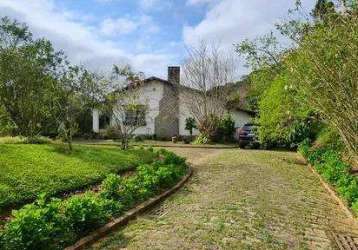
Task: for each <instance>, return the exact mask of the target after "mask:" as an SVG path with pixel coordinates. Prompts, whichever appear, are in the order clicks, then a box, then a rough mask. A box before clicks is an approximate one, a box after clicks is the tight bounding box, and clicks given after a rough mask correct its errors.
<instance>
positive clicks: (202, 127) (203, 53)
mask: <svg viewBox="0 0 358 250" xmlns="http://www.w3.org/2000/svg"><path fill="white" fill-rule="evenodd" d="M183 68H184V70H183V77H184V79H183V81H182V83H183V86H181V87H183V91H181V93H180V94H181V95H182V96H183V99H182V100H183V102H184V105H185V106H186V108H187V109H188V111H189V113H190V114H191V116H192V117H193V118H194V119H195V121H196V124H197V126H198V129H199V131H200V133H201V134H202V135H204V136H206V137H207V138H209V139H210V138H212V137H213V136H214V133H215V131H216V129H217V126H218V121H219V120H221V118H222V117H223V115H224V114H225V113H226V110H227V109H226V105H227V101H228V96H229V93H228V91H227V89H226V88H224V85H226V84H227V83H230V82H233V77H234V73H235V63H234V60H233V58H232V57H231V55H230V54H228V53H227V52H226V51H224V50H223V49H222V48H220V47H219V46H216V45H215V44H208V43H206V42H205V41H204V42H202V43H201V44H200V45H199V46H198V47H196V48H195V47H194V48H191V49H189V50H188V55H187V58H186V59H185V62H184V67H183ZM186 87H189V89H187V88H186ZM190 89H191V90H190Z"/></svg>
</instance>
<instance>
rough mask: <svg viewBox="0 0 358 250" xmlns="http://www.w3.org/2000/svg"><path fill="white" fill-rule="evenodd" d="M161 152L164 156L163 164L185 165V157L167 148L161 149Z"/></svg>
mask: <svg viewBox="0 0 358 250" xmlns="http://www.w3.org/2000/svg"><path fill="white" fill-rule="evenodd" d="M159 154H160V155H161V156H162V157H163V164H165V165H169V164H174V165H181V166H183V165H185V158H183V157H180V156H178V155H176V154H174V153H173V152H170V151H167V150H165V149H161V150H160V151H159Z"/></svg>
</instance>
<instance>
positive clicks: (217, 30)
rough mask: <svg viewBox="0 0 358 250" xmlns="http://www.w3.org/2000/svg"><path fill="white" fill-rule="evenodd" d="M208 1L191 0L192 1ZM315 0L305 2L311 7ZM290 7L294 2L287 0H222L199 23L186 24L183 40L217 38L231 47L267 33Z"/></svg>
mask: <svg viewBox="0 0 358 250" xmlns="http://www.w3.org/2000/svg"><path fill="white" fill-rule="evenodd" d="M209 1H210V0H188V2H190V3H193V4H194V3H200V2H209ZM314 1H315V0H305V1H302V2H303V4H304V6H309V8H310V7H312V6H313V3H314ZM210 2H212V1H210ZM291 7H293V1H287V0H277V1H271V0H247V1H238V0H222V1H219V2H217V3H216V4H213V5H211V6H210V8H209V10H208V12H207V13H206V16H205V18H204V19H203V20H202V21H201V22H200V23H198V24H197V25H194V26H189V25H187V26H184V28H183V39H184V41H185V43H186V44H187V45H194V44H196V43H197V42H198V41H200V40H209V41H211V40H214V41H219V42H221V43H223V44H226V45H228V46H230V45H232V44H233V43H237V42H240V41H241V40H243V39H245V38H249V39H252V38H254V37H256V36H259V35H263V34H265V33H268V32H269V31H270V30H272V29H274V24H275V23H276V22H277V21H278V20H279V19H281V18H284V17H286V16H287V11H288V9H289V8H291Z"/></svg>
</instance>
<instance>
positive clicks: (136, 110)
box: [124, 105, 147, 127]
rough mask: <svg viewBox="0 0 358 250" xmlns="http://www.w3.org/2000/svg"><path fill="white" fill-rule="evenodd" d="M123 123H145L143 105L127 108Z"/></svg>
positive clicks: (141, 124) (140, 125) (136, 124)
mask: <svg viewBox="0 0 358 250" xmlns="http://www.w3.org/2000/svg"><path fill="white" fill-rule="evenodd" d="M124 124H125V125H129V126H134V127H136V126H137V127H142V126H145V125H147V124H146V121H145V107H144V106H143V105H138V106H136V107H131V108H128V109H127V111H126V115H125V121H124Z"/></svg>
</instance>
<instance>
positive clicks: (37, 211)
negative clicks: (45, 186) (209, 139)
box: [0, 150, 188, 249]
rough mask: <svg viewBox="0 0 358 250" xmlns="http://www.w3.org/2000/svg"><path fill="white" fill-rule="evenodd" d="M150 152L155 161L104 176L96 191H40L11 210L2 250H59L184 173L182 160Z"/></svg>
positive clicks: (1, 233) (2, 236) (2, 234)
mask: <svg viewBox="0 0 358 250" xmlns="http://www.w3.org/2000/svg"><path fill="white" fill-rule="evenodd" d="M151 152H152V151H151ZM152 153H153V152H152ZM154 154H156V161H154V162H153V163H151V164H142V165H140V166H138V167H137V171H136V174H135V175H132V176H129V177H127V178H124V179H123V178H120V177H118V176H117V175H114V174H111V175H109V176H107V178H106V179H105V180H104V181H103V182H102V184H101V188H100V191H99V192H98V193H96V192H86V193H84V194H82V195H73V196H71V197H69V198H67V199H64V200H60V199H55V198H52V199H49V198H48V197H46V196H45V195H42V196H41V197H40V198H39V199H38V200H37V201H36V202H35V203H33V204H28V205H26V206H24V207H23V208H22V209H20V210H18V211H15V212H13V219H12V220H11V221H9V222H8V223H7V224H6V225H5V227H4V229H3V230H2V231H0V249H49V248H50V249H63V248H64V247H66V246H68V245H70V244H73V243H74V242H76V241H77V240H78V239H79V238H81V237H83V236H84V235H87V234H88V233H90V232H91V231H93V230H94V229H96V228H99V227H100V226H102V225H104V224H105V223H107V222H108V221H111V220H113V218H116V217H118V216H120V215H122V214H123V213H124V212H125V211H128V210H129V209H131V208H133V207H135V206H136V205H137V204H139V203H141V202H144V201H146V200H148V199H149V198H151V197H153V196H155V195H157V194H159V193H162V192H163V191H164V190H167V189H168V188H170V187H173V186H174V185H175V184H177V183H178V182H179V181H180V180H181V179H182V177H183V176H185V175H186V174H187V173H188V172H187V171H188V168H187V166H186V164H185V159H184V158H181V157H178V156H176V155H175V154H174V153H170V152H168V151H165V150H160V151H158V152H156V153H154Z"/></svg>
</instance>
